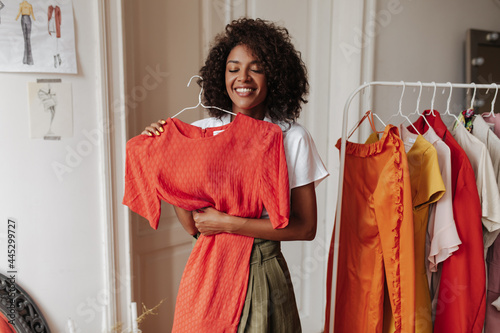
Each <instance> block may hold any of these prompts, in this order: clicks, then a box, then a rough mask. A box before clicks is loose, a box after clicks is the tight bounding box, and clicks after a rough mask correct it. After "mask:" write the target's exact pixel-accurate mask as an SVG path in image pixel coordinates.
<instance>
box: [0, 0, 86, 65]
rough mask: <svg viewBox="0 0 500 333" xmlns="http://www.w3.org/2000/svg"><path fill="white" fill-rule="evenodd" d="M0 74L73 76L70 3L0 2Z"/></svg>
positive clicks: (59, 0) (51, 0)
mask: <svg viewBox="0 0 500 333" xmlns="http://www.w3.org/2000/svg"><path fill="white" fill-rule="evenodd" d="M0 71H1V72H36V73H70V74H76V72H77V66H76V53H75V29H74V22H73V3H72V1H71V0H1V5H0Z"/></svg>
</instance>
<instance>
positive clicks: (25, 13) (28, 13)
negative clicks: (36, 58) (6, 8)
mask: <svg viewBox="0 0 500 333" xmlns="http://www.w3.org/2000/svg"><path fill="white" fill-rule="evenodd" d="M19 15H22V16H21V28H22V29H23V36H24V58H23V64H28V65H33V55H32V54H31V17H33V21H36V20H35V14H34V13H33V7H32V6H31V4H29V3H28V1H23V2H21V3H20V4H19V13H18V14H17V17H16V21H17V19H18V18H19Z"/></svg>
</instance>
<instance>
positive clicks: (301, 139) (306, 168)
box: [266, 123, 328, 208]
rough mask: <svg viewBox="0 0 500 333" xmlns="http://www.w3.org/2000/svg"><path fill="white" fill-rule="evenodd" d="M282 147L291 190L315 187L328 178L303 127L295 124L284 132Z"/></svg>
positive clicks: (310, 138)
mask: <svg viewBox="0 0 500 333" xmlns="http://www.w3.org/2000/svg"><path fill="white" fill-rule="evenodd" d="M284 145H285V153H286V159H287V162H288V175H289V177H290V188H291V189H292V188H295V187H299V186H303V185H307V184H310V183H312V182H314V183H315V185H316V186H317V185H318V184H319V183H320V182H321V181H322V180H323V179H325V178H326V177H327V176H328V171H327V170H326V168H325V165H324V164H323V161H322V160H321V157H320V156H319V154H318V151H317V149H316V145H315V144H314V140H313V139H312V137H311V134H310V133H309V132H308V131H307V130H306V129H305V128H304V127H303V126H301V125H300V124H298V123H295V124H292V125H291V127H290V128H289V129H288V130H285V131H284ZM266 208H267V207H266Z"/></svg>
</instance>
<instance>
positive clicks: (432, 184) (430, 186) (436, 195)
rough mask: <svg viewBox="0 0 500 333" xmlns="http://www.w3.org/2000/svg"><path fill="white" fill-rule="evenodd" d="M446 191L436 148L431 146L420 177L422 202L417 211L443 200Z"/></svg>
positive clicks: (424, 159)
mask: <svg viewBox="0 0 500 333" xmlns="http://www.w3.org/2000/svg"><path fill="white" fill-rule="evenodd" d="M445 191H446V187H445V186H444V182H443V178H442V177H441V171H440V169H439V163H438V157H437V152H436V148H434V147H433V146H432V145H429V148H428V149H427V150H426V151H425V155H424V158H423V160H422V173H421V177H420V186H419V193H420V196H421V197H420V198H419V199H420V200H419V201H418V202H417V205H418V206H416V207H415V209H420V208H422V207H424V206H427V205H429V204H431V203H434V202H436V201H438V200H439V199H441V197H442V196H443V194H444V193H445Z"/></svg>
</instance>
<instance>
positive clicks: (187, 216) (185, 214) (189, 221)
mask: <svg viewBox="0 0 500 333" xmlns="http://www.w3.org/2000/svg"><path fill="white" fill-rule="evenodd" d="M174 210H175V214H177V218H178V219H179V221H180V222H181V224H182V226H183V227H184V230H186V231H187V232H188V233H189V234H190V235H191V236H194V235H196V234H197V233H198V232H199V231H198V229H196V226H195V223H194V220H193V214H192V213H191V211H189V210H185V209H182V208H179V207H176V206H174Z"/></svg>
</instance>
